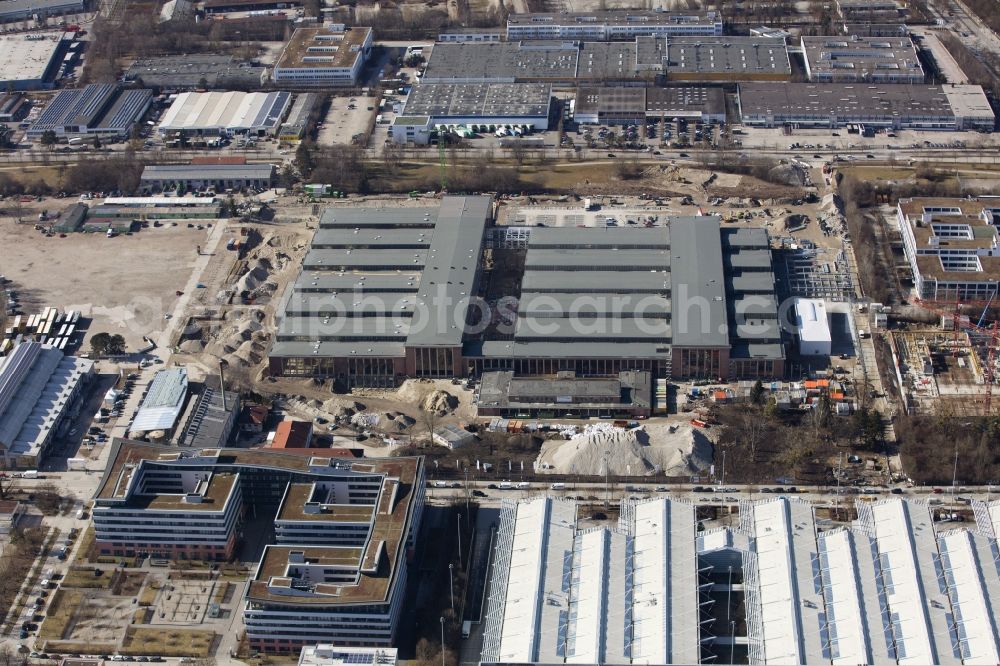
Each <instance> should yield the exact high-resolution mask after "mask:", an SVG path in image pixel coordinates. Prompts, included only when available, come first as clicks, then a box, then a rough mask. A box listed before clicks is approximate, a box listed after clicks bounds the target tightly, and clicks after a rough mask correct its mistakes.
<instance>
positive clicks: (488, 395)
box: [475, 370, 653, 419]
mask: <svg viewBox="0 0 1000 666" xmlns="http://www.w3.org/2000/svg"><path fill="white" fill-rule="evenodd" d="M652 381H653V379H652V376H651V375H650V373H648V372H644V371H632V370H626V371H623V372H620V373H618V376H617V377H578V376H576V374H575V373H572V372H566V373H558V374H557V375H556V376H555V377H515V376H514V373H513V372H509V371H508V372H486V373H483V376H482V378H481V381H480V382H479V385H478V386H477V387H476V400H475V401H476V413H477V415H478V416H501V417H518V418H543V419H545V418H548V419H554V418H561V417H564V416H569V417H572V418H594V417H596V418H646V417H648V416H650V415H651V414H652V411H653V402H652Z"/></svg>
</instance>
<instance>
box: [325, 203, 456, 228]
mask: <svg viewBox="0 0 1000 666" xmlns="http://www.w3.org/2000/svg"><path fill="white" fill-rule="evenodd" d="M437 218H438V209H437V208H432V207H423V206H421V207H419V208H410V207H405V208H354V207H351V206H332V207H330V208H327V209H326V210H324V211H323V214H322V215H321V216H320V218H319V227H320V229H327V228H337V227H347V228H350V229H355V228H357V229H364V228H365V227H376V228H377V227H384V228H391V229H397V228H400V227H426V228H428V229H431V228H433V227H434V224H435V223H436V222H437Z"/></svg>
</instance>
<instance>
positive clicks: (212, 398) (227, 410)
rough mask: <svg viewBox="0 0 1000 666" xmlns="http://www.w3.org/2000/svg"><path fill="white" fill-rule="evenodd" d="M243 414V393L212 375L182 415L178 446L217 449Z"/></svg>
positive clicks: (229, 435) (225, 440)
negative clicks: (231, 389)
mask: <svg viewBox="0 0 1000 666" xmlns="http://www.w3.org/2000/svg"><path fill="white" fill-rule="evenodd" d="M239 415H240V394H239V392H238V391H226V388H225V386H223V385H222V381H221V380H220V379H219V378H218V377H216V376H214V375H210V376H208V377H206V378H205V381H204V382H202V383H201V385H200V386H199V387H198V389H197V394H196V395H195V396H194V399H193V400H191V401H190V403H189V408H188V409H187V411H186V412H185V413H184V414H183V416H182V420H183V421H184V426H183V428H181V429H179V430H180V432H179V434H178V436H177V438H176V442H177V445H178V446H186V447H189V448H193V449H215V448H221V447H224V446H226V445H227V444H228V443H229V440H230V438H231V437H232V434H233V428H234V427H235V426H236V419H237V418H238V417H239Z"/></svg>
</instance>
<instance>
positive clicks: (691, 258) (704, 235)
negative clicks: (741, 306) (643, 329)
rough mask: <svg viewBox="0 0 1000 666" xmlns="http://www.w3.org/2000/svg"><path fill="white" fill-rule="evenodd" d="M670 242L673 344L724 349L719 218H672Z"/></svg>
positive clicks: (724, 297) (727, 336)
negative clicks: (671, 255)
mask: <svg viewBox="0 0 1000 666" xmlns="http://www.w3.org/2000/svg"><path fill="white" fill-rule="evenodd" d="M670 239H671V243H672V248H671V252H672V254H673V262H672V264H671V267H670V269H671V273H672V276H673V292H672V298H673V310H674V323H673V328H674V338H673V342H674V345H676V346H678V347H725V346H727V345H728V344H729V332H728V325H727V318H726V284H725V273H724V269H723V264H722V247H721V240H720V236H719V218H718V217H715V216H704V217H677V218H673V219H671V221H670Z"/></svg>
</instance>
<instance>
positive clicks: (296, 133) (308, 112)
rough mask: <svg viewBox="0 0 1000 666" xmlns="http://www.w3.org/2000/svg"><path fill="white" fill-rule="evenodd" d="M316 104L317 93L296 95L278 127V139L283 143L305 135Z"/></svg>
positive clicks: (296, 140) (297, 139)
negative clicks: (283, 120)
mask: <svg viewBox="0 0 1000 666" xmlns="http://www.w3.org/2000/svg"><path fill="white" fill-rule="evenodd" d="M318 105H319V95H318V94H317V93H301V94H299V95H296V96H295V101H294V102H293V103H292V109H291V110H290V111H289V112H288V116H287V117H286V118H285V122H283V123H282V124H281V127H279V128H278V140H279V141H281V142H283V143H298V142H299V140H300V139H301V138H302V137H303V136H304V135H305V133H306V128H307V127H308V126H309V119H310V118H311V117H312V115H313V113H314V112H315V111H316V107H317V106H318Z"/></svg>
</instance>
